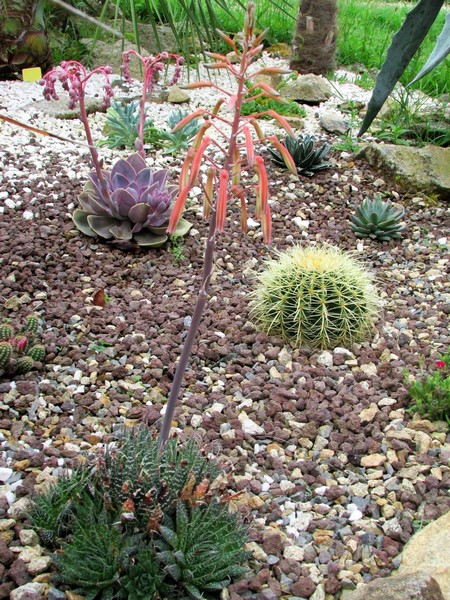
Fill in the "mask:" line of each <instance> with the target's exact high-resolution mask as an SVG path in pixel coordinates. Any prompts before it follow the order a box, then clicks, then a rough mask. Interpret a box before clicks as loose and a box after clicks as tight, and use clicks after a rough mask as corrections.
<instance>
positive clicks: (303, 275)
mask: <svg viewBox="0 0 450 600" xmlns="http://www.w3.org/2000/svg"><path fill="white" fill-rule="evenodd" d="M378 307H379V298H378V294H377V291H376V289H375V287H374V285H373V278H372V276H371V275H370V274H369V273H368V272H367V271H366V270H365V269H364V268H363V267H362V266H361V265H360V264H359V263H358V262H357V261H356V260H355V259H354V258H353V257H352V256H351V255H349V254H348V253H345V252H343V251H341V250H339V249H338V248H336V247H333V246H316V247H309V248H302V247H301V246H295V247H294V248H292V249H291V250H289V251H287V252H283V253H279V254H278V257H277V259H276V260H270V261H268V264H267V266H266V268H265V269H264V271H263V272H262V273H260V274H258V275H257V286H256V288H255V290H254V291H253V293H252V302H251V314H252V316H253V319H254V320H255V323H256V324H257V326H259V327H260V328H261V329H263V330H264V331H266V332H267V333H269V334H271V335H281V336H282V337H283V338H284V339H286V340H288V341H291V342H293V343H294V344H295V345H296V346H308V347H311V348H334V347H336V346H344V347H346V346H349V345H350V344H352V343H353V342H354V341H357V340H361V339H364V338H365V337H366V336H367V335H368V333H369V331H370V329H371V327H372V326H373V323H374V320H375V318H376V316H377V313H378Z"/></svg>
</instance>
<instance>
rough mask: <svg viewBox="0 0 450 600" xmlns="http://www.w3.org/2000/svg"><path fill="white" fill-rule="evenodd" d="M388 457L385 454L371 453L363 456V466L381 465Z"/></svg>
mask: <svg viewBox="0 0 450 600" xmlns="http://www.w3.org/2000/svg"><path fill="white" fill-rule="evenodd" d="M386 460H387V458H386V457H385V456H384V454H369V455H368V456H363V457H362V458H361V466H363V467H380V466H381V465H384V463H385V462H386Z"/></svg>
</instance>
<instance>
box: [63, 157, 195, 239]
mask: <svg viewBox="0 0 450 600" xmlns="http://www.w3.org/2000/svg"><path fill="white" fill-rule="evenodd" d="M167 176H168V171H167V170H166V169H161V170H159V171H152V169H150V168H149V167H148V166H147V164H146V163H145V161H144V159H143V158H142V157H141V156H140V155H139V154H138V153H135V154H132V155H131V156H129V157H128V158H127V159H121V160H119V161H117V162H116V163H115V164H114V166H113V168H112V169H111V172H108V171H102V178H101V179H100V178H99V176H98V174H97V173H96V172H95V171H92V172H91V173H90V174H89V180H88V181H87V183H86V184H85V186H84V190H83V192H82V193H81V194H80V195H79V197H78V201H79V203H80V206H81V208H77V209H76V210H75V211H74V213H73V215H72V218H73V221H74V223H75V225H76V226H77V228H78V229H79V230H80V231H82V232H83V233H84V234H86V235H90V236H97V235H98V236H100V237H102V238H104V239H107V240H111V239H114V240H122V241H130V240H134V241H135V242H136V243H137V244H138V245H139V246H147V247H154V248H156V247H158V246H162V245H163V244H164V243H165V242H166V241H167V238H168V236H167V234H166V229H167V225H168V222H169V217H170V213H171V211H172V201H173V200H174V198H175V196H176V193H177V187H176V186H173V185H166V184H167ZM190 227H191V224H190V223H189V222H188V221H186V220H184V219H180V222H179V223H178V226H177V229H176V231H175V232H174V235H185V234H186V233H187V232H188V231H189V229H190Z"/></svg>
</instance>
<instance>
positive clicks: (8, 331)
mask: <svg viewBox="0 0 450 600" xmlns="http://www.w3.org/2000/svg"><path fill="white" fill-rule="evenodd" d="M12 335H13V330H12V327H11V325H8V323H2V325H0V341H3V340H10V339H11V338H12Z"/></svg>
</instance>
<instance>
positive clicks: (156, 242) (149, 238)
mask: <svg viewBox="0 0 450 600" xmlns="http://www.w3.org/2000/svg"><path fill="white" fill-rule="evenodd" d="M168 239H169V238H168V236H167V235H156V234H155V233H152V232H151V231H149V230H148V229H143V230H142V231H140V232H139V233H135V234H134V241H135V242H136V243H137V244H138V245H139V246H141V247H142V248H159V247H160V246H162V245H163V244H165V243H166V242H167V240H168Z"/></svg>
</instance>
